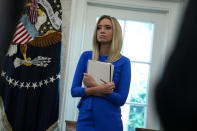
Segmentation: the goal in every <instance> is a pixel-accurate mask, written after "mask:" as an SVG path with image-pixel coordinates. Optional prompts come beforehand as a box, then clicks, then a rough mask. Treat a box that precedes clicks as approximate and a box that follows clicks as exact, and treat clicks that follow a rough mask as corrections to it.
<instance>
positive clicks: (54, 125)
mask: <svg viewBox="0 0 197 131" xmlns="http://www.w3.org/2000/svg"><path fill="white" fill-rule="evenodd" d="M56 128H58V121H56V122H55V123H54V124H53V125H51V126H50V127H49V128H48V129H47V130H46V131H53V130H54V129H56Z"/></svg>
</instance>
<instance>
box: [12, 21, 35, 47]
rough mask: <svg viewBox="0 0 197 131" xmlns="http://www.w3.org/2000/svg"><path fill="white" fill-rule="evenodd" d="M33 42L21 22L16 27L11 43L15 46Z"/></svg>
mask: <svg viewBox="0 0 197 131" xmlns="http://www.w3.org/2000/svg"><path fill="white" fill-rule="evenodd" d="M31 40H33V38H32V37H31V35H30V34H29V33H28V31H27V30H26V28H25V26H24V25H23V23H22V22H21V21H19V24H18V25H17V29H16V32H15V34H14V38H13V43H15V44H27V43H28V42H29V41H31Z"/></svg>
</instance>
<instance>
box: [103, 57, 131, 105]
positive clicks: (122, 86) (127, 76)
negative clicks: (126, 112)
mask: <svg viewBox="0 0 197 131" xmlns="http://www.w3.org/2000/svg"><path fill="white" fill-rule="evenodd" d="M130 81H131V64H130V61H129V60H127V61H126V62H125V63H124V65H123V66H122V68H121V74H120V83H119V85H118V92H113V93H112V94H109V95H105V96H104V97H105V98H106V99H107V100H109V101H110V102H112V103H113V104H115V105H118V106H122V105H124V103H125V102H126V99H127V96H128V93H129V88H130Z"/></svg>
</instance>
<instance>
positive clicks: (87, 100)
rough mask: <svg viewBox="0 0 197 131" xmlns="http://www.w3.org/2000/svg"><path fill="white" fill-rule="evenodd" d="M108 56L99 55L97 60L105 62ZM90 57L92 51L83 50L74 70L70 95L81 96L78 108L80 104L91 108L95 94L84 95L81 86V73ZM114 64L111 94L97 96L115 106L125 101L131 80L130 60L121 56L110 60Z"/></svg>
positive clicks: (83, 88)
mask: <svg viewBox="0 0 197 131" xmlns="http://www.w3.org/2000/svg"><path fill="white" fill-rule="evenodd" d="M107 58H108V56H102V55H100V56H99V61H101V62H105V61H107ZM90 59H92V51H85V52H83V53H82V55H81V56H80V59H79V61H78V64H77V68H76V71H75V75H74V79H73V83H72V87H71V95H72V97H81V100H80V102H79V104H78V108H79V107H80V106H81V104H82V103H83V104H85V107H86V108H87V109H92V108H93V106H92V101H93V98H94V97H96V96H86V95H85V87H82V80H83V73H85V72H87V64H88V60H90ZM112 64H113V65H114V74H113V82H114V84H115V88H114V91H113V93H112V94H107V95H105V96H104V97H99V98H100V99H105V100H107V101H109V102H111V103H112V104H114V105H115V106H119V107H120V106H122V105H124V103H125V102H126V99H127V96H128V93H129V88H130V80H131V65H130V60H129V59H128V58H127V57H125V56H122V57H121V58H120V59H119V60H117V61H115V62H112Z"/></svg>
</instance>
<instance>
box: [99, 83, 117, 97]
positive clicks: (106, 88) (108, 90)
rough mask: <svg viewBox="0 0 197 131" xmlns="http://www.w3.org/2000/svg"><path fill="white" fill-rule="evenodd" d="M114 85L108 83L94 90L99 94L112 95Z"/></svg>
mask: <svg viewBox="0 0 197 131" xmlns="http://www.w3.org/2000/svg"><path fill="white" fill-rule="evenodd" d="M114 87H115V85H114V83H113V82H108V83H106V84H101V85H98V86H97V87H96V88H98V89H97V91H98V92H99V93H101V94H104V95H105V94H111V93H113V89H114Z"/></svg>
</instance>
